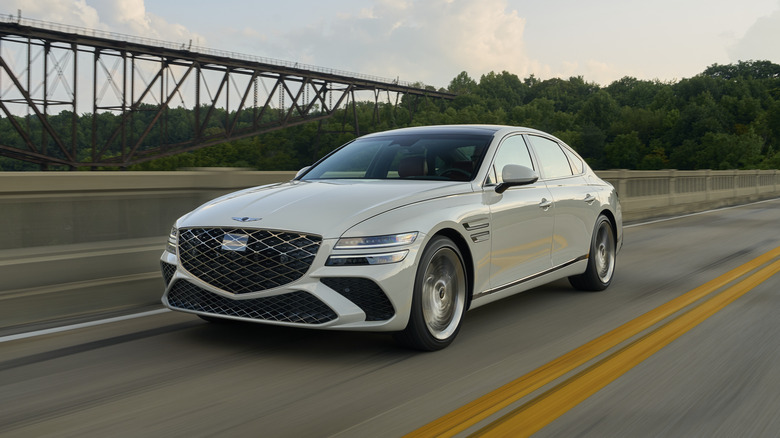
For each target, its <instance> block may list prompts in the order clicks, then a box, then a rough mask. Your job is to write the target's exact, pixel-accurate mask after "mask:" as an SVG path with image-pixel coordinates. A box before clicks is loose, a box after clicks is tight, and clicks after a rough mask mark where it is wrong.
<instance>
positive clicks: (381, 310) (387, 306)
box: [320, 277, 395, 321]
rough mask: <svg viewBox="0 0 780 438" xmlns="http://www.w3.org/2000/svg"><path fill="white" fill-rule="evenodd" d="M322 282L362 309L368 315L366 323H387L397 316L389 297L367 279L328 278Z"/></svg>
mask: <svg viewBox="0 0 780 438" xmlns="http://www.w3.org/2000/svg"><path fill="white" fill-rule="evenodd" d="M320 281H321V282H322V283H323V284H324V285H325V286H328V287H329V288H331V289H333V290H335V291H336V292H338V293H340V294H341V295H343V296H344V297H345V298H346V299H348V300H350V301H352V302H353V303H355V305H357V306H358V307H360V309H361V310H363V312H365V314H366V321H386V320H388V319H390V318H392V317H393V315H395V309H394V308H393V304H392V303H390V300H389V299H388V298H387V295H385V293H384V292H383V291H382V289H381V288H380V287H379V286H378V285H377V284H376V283H374V282H373V281H371V280H369V279H367V278H354V277H343V278H341V277H326V278H323V279H321V280H320Z"/></svg>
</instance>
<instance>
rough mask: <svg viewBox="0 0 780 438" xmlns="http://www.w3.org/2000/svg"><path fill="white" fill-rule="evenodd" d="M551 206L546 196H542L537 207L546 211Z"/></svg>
mask: <svg viewBox="0 0 780 438" xmlns="http://www.w3.org/2000/svg"><path fill="white" fill-rule="evenodd" d="M550 207H552V201H548V200H547V199H546V198H542V202H540V203H539V208H541V209H542V210H544V211H547V209H549V208H550Z"/></svg>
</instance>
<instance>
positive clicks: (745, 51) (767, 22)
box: [729, 9, 780, 63]
mask: <svg viewBox="0 0 780 438" xmlns="http://www.w3.org/2000/svg"><path fill="white" fill-rule="evenodd" d="M778 41H780V9H778V10H776V11H775V12H773V13H772V14H770V15H767V16H764V17H761V18H759V19H758V20H756V22H755V23H754V24H753V25H752V26H751V27H750V28H749V29H748V30H747V32H745V36H743V37H742V38H741V39H739V40H738V41H737V43H736V44H734V46H732V47H731V49H730V50H729V57H730V58H731V61H732V62H736V61H747V60H769V61H772V62H774V63H780V44H778Z"/></svg>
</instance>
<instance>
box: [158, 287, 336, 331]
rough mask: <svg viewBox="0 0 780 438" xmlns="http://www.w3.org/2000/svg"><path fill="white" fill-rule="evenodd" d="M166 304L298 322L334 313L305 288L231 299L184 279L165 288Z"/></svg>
mask: <svg viewBox="0 0 780 438" xmlns="http://www.w3.org/2000/svg"><path fill="white" fill-rule="evenodd" d="M168 304H169V305H170V306H171V307H175V308H178V309H183V310H192V311H197V312H205V313H210V314H214V315H227V316H237V317H241V318H252V319H258V320H264V321H281V322H292V323H298V324H323V323H326V322H328V321H333V320H334V319H336V317H337V315H336V313H335V312H334V311H333V310H332V309H331V308H330V307H328V306H327V305H326V304H325V303H323V302H322V301H320V300H319V299H317V297H315V296H314V295H312V294H310V293H308V292H304V291H296V292H291V293H287V294H282V295H276V296H272V297H263V298H249V299H244V300H234V299H230V298H226V297H223V296H221V295H217V294H215V293H211V292H209V291H207V290H205V289H202V288H200V287H198V286H196V285H194V284H192V283H190V282H188V281H186V280H179V281H177V282H175V283H174V284H173V287H171V290H170V292H168Z"/></svg>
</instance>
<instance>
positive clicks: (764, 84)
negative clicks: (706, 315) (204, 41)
mask: <svg viewBox="0 0 780 438" xmlns="http://www.w3.org/2000/svg"><path fill="white" fill-rule="evenodd" d="M446 91H449V92H451V93H454V94H456V95H457V97H456V98H455V99H454V100H451V101H447V100H441V99H425V100H419V101H415V100H414V99H413V98H411V97H408V96H404V97H403V99H402V100H401V103H400V105H398V106H395V105H391V104H387V103H381V102H380V103H379V105H378V106H377V107H375V104H374V102H358V103H357V105H356V106H355V108H354V109H353V108H352V106H349V107H346V108H342V109H341V110H339V111H338V112H337V114H336V115H334V116H333V117H331V118H329V119H326V120H324V121H322V122H311V123H307V124H303V125H299V126H294V127H290V128H286V129H283V130H278V131H274V132H270V133H266V134H262V135H258V136H255V137H250V138H246V139H241V140H235V141H230V142H227V143H223V144H220V145H217V146H212V147H208V148H204V149H200V150H196V151H193V152H189V153H183V154H179V155H175V156H172V157H166V158H160V159H156V160H153V161H149V162H146V163H142V164H138V165H134V166H132V167H131V168H130V170H175V169H180V168H186V167H212V166H225V167H245V168H252V169H257V170H297V169H299V168H301V167H303V166H306V165H309V164H311V163H312V162H313V161H315V160H316V159H318V158H319V157H321V156H323V155H324V154H326V153H327V152H329V151H330V150H332V149H334V148H336V147H338V146H340V145H341V144H343V143H345V142H347V141H349V140H351V139H352V138H354V137H355V131H356V129H355V128H356V127H355V126H354V120H355V119H357V127H358V129H359V132H360V134H366V133H369V132H375V131H383V130H387V129H392V128H400V127H406V126H419V125H433V124H455V123H480V124H482V123H485V124H502V125H517V126H527V127H531V128H536V129H540V130H542V131H546V132H549V133H551V134H553V135H555V136H557V137H558V138H560V139H562V140H563V141H565V142H566V143H568V144H569V145H570V146H572V147H573V148H574V149H575V150H577V151H578V152H579V153H580V154H581V155H582V156H583V157H584V158H585V159H586V161H588V163H589V164H590V165H591V167H593V168H594V169H614V168H622V169H639V170H655V169H670V168H674V169H681V170H694V169H778V168H780V65H777V64H774V63H772V62H769V61H741V62H738V63H736V64H728V65H718V64H714V65H712V66H710V67H708V68H707V69H705V70H704V71H703V72H702V73H700V74H698V75H696V76H694V77H691V78H685V79H682V80H679V81H668V82H665V81H659V80H640V79H636V78H633V77H624V78H622V79H620V80H617V81H614V82H612V83H611V84H609V85H607V86H600V85H598V84H596V83H593V82H587V81H585V79H584V78H582V77H581V76H577V77H571V78H569V79H561V78H552V79H547V80H540V79H538V78H536V77H535V76H534V75H531V76H529V77H527V78H525V79H521V78H519V77H518V76H517V75H514V74H512V73H509V72H506V71H503V72H501V73H496V72H491V73H488V74H485V75H482V76H481V77H480V78H479V81H477V80H476V79H473V78H471V77H470V76H469V75H468V74H467V73H466V72H462V73H460V74H459V75H457V76H456V77H455V78H453V79H452V81H451V82H450V83H449V86H448V87H447V88H446ZM190 112H191V110H188V109H184V108H174V109H171V110H170V111H169V114H168V116H167V120H168V122H167V125H166V127H165V132H166V136H170V138H174V139H178V138H182V139H186V138H188V137H187V136H188V135H190V131H191V128H190V127H188V126H189V125H188V123H186V121H187V120H189V119H191V118H192V117H191V114H188V113H190ZM150 113H151V112H150ZM116 117H118V116H115V115H112V114H100V115H99V118H98V121H99V123H100V124H101V125H104V126H105V127H106V129H101V130H99V131H98V133H97V135H98V137H100V136H101V135H108V134H107V133H108V132H110V131H111V129H110V127H111V126H113V125H114V124H115V123H116V120H115V119H113V118H116ZM58 118H61V119H62V120H58ZM51 119H52V120H51V124H52V125H54V126H56V125H58V124H62V123H71V122H70V121H71V120H72V114H70V113H67V114H65V113H61V114H59V115H56V116H53V117H51ZM78 119H79V121H78V125H79V126H84V127H86V126H91V124H92V123H93V122H92V115H91V114H85V115H82V116H80V117H79V118H78ZM219 120H224V118H222V119H220V118H218V117H217V118H215V122H214V125H213V126H210V127H209V128H208V129H209V130H210V131H211V132H214V133H217V134H218V133H219V131H220V130H221V129H222V127H221V126H220V125H219V122H218V121H219ZM139 123H140V122H139ZM79 129H81V128H79ZM13 135H14V133H13V127H12V125H11V123H10V121H9V120H8V119H7V118H2V119H0V138H3V139H8V138H9V136H11V137H12V136H13ZM151 140H154V138H152V139H151ZM2 142H3V143H5V144H9V143H8V140H2ZM85 144H86V143H85ZM86 149H87V148H85V150H86ZM85 153H86V152H85ZM37 169H38V166H36V165H33V164H29V163H22V162H20V161H16V160H12V159H10V158H7V157H0V170H37Z"/></svg>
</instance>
